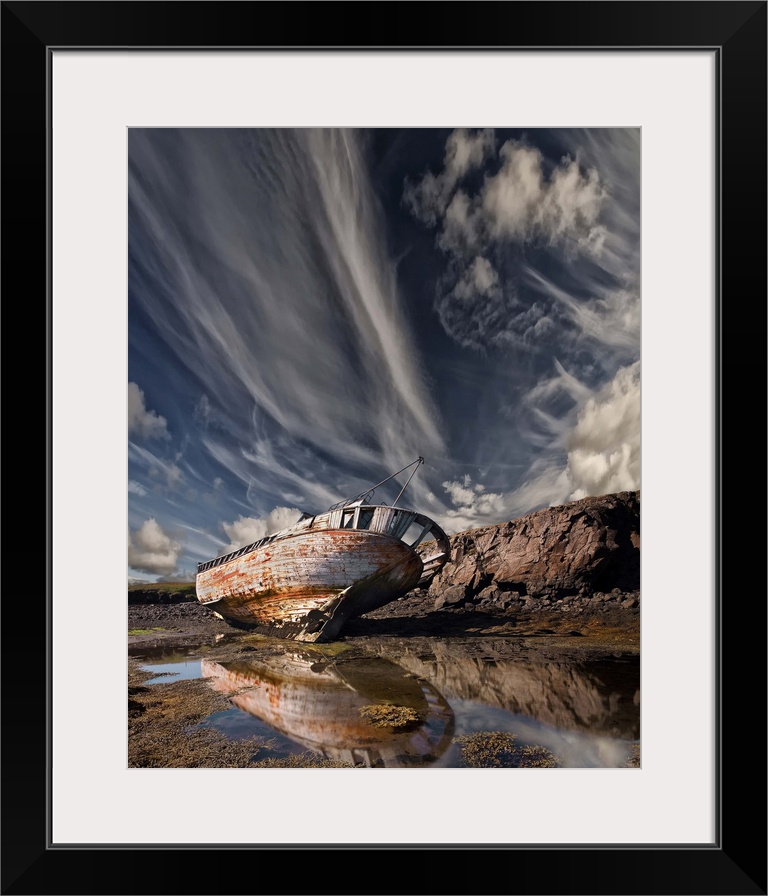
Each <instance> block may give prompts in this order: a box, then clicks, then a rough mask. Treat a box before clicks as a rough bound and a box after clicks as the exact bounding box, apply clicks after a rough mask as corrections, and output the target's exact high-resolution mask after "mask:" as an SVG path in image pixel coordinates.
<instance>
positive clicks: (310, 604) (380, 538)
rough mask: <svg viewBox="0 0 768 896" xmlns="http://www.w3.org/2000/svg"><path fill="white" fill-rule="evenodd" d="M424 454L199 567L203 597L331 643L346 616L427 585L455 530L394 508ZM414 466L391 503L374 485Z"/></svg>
mask: <svg viewBox="0 0 768 896" xmlns="http://www.w3.org/2000/svg"><path fill="white" fill-rule="evenodd" d="M423 462H424V459H423V458H421V457H420V458H418V459H417V460H415V461H414V462H413V463H412V464H408V466H406V467H403V469H402V470H398V472H397V473H393V474H392V475H391V476H388V477H387V478H386V479H384V480H382V481H381V482H379V483H377V484H376V485H375V486H372V487H371V488H369V489H368V490H367V491H366V492H364V493H363V494H360V495H357V497H355V498H350V499H349V500H347V501H342V502H340V503H339V504H335V505H334V506H333V507H330V508H329V509H328V510H326V511H325V512H324V513H320V514H316V515H314V516H312V515H310V514H302V516H301V518H300V519H299V520H298V521H297V522H296V523H294V524H293V525H292V526H289V527H288V528H286V529H282V530H280V531H279V532H275V533H273V534H272V535H269V536H267V537H265V538H262V539H260V540H259V541H256V542H254V543H253V544H249V545H245V546H244V547H241V548H239V549H238V550H236V551H232V552H230V553H228V554H225V555H223V556H221V557H216V558H214V559H213V560H208V561H207V562H205V563H199V564H198V567H197V579H196V588H197V598H198V600H199V601H200V603H201V604H203V605H204V606H206V607H210V608H211V609H212V610H214V611H215V612H216V613H218V614H219V615H220V616H222V617H223V618H224V619H226V620H227V621H228V622H230V623H232V624H233V625H237V626H244V627H250V628H255V629H258V630H261V631H265V632H268V633H270V634H274V635H277V636H279V637H284V638H291V639H294V640H297V641H318V642H319V641H331V640H333V639H334V638H336V637H337V636H338V635H339V632H340V631H341V629H342V628H343V626H344V624H345V622H347V620H349V619H352V618H354V617H357V616H362V615H363V614H365V613H370V612H371V611H372V610H376V609H378V608H379V607H382V606H384V605H385V604H387V603H390V602H391V601H393V600H396V599H397V598H398V597H401V596H402V595H404V594H406V593H407V592H409V591H411V590H412V589H413V588H416V587H423V586H425V585H427V584H428V583H429V582H430V580H431V579H432V578H433V576H434V575H435V574H436V573H437V572H438V571H439V570H440V569H441V568H442V567H443V565H444V564H445V562H446V561H447V560H448V557H449V556H450V543H449V540H448V536H447V535H446V534H445V532H443V530H442V529H441V528H440V526H438V525H437V523H435V522H434V520H431V519H430V518H429V517H427V516H425V515H424V514H422V513H417V512H416V511H414V510H408V509H406V508H403V507H398V506H396V505H397V503H398V501H399V500H400V498H401V497H402V495H403V492H404V491H405V489H406V487H407V486H408V484H409V483H410V481H411V479H412V478H413V475H414V473H415V472H416V469H418V467H419V465H421V464H422V463H423ZM409 467H414V469H413V471H412V472H411V475H410V477H409V478H408V481H407V482H406V483H405V485H404V486H403V488H402V489H401V490H400V493H399V494H398V496H397V498H396V499H395V501H394V502H393V503H392V504H373V503H371V497H372V495H373V492H374V491H375V490H376V489H377V488H378V487H379V486H380V485H383V484H384V483H385V482H389V481H390V480H391V479H394V477H395V476H397V475H398V474H399V473H402V472H403V471H404V470H407V469H409Z"/></svg>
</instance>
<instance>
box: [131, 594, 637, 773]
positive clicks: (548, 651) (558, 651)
mask: <svg viewBox="0 0 768 896" xmlns="http://www.w3.org/2000/svg"><path fill="white" fill-rule="evenodd" d="M128 631H129V635H128V647H129V657H128V759H129V767H134V768H169V767H179V768H197V767H200V768H203V767H208V768H245V767H254V768H258V767H294V768H297V767H298V768H323V767H326V768H334V767H335V768H339V767H369V766H370V765H373V766H374V767H376V765H382V764H385V765H386V764H387V755H389V756H390V759H391V757H392V755H394V753H393V751H395V752H396V750H399V751H400V752H399V753H398V759H399V760H402V762H401V764H403V763H405V762H407V761H411V762H417V761H421V759H422V758H423V757H422V756H420V755H419V756H416V757H414V756H413V755H410V758H409V751H410V754H413V753H414V752H418V750H415V748H414V746H413V744H414V743H415V742H416V740H419V739H421V740H422V741H423V740H424V732H423V731H420V730H419V726H422V727H424V725H427V721H428V720H427V719H426V715H427V713H428V712H429V713H431V715H432V718H431V720H429V724H428V725H427V727H426V728H424V731H426V730H429V732H431V733H430V737H432V738H433V741H435V742H434V743H432V744H431V746H429V747H423V748H422V747H421V746H420V747H419V750H422V752H424V753H425V754H426V756H427V759H429V758H431V757H430V756H429V751H430V750H433V752H440V751H444V750H446V749H448V748H449V749H451V750H452V751H453V754H454V755H458V756H459V759H458V765H459V767H485V768H493V767H497V768H499V767H500V768H510V767H535V768H552V767H558V766H559V765H560V764H561V757H559V756H558V755H557V752H556V751H555V750H552V749H549V748H548V747H547V746H545V745H543V744H531V743H520V742H518V741H517V739H516V738H515V736H514V735H513V734H511V733H510V732H508V731H499V730H492V729H490V728H489V730H486V731H473V732H471V733H461V732H457V731H454V730H453V729H452V728H451V727H450V726H449V725H448V723H446V722H445V719H444V718H443V716H441V712H443V715H444V714H445V713H444V708H443V709H441V707H440V706H439V705H438V704H439V699H440V697H439V692H440V690H441V689H449V690H450V692H451V693H452V694H454V695H459V696H460V697H465V698H466V699H470V697H471V696H472V695H473V694H475V693H476V692H477V688H482V687H485V688H486V689H487V692H488V693H489V694H491V695H492V696H491V697H490V698H489V699H491V700H492V699H496V696H494V695H498V694H499V693H501V692H503V691H504V690H505V687H507V686H508V691H509V694H507V695H506V696H505V697H503V699H504V700H506V701H507V703H506V704H504V706H505V708H508V707H509V705H513V706H514V707H515V708H516V709H517V710H518V711H520V712H526V711H527V706H526V703H525V699H526V696H525V695H526V693H528V692H529V691H532V690H535V689H536V688H537V687H539V685H540V683H539V682H538V681H533V679H531V676H532V675H534V674H535V675H539V674H540V670H541V669H546V670H547V674H548V675H550V676H552V678H551V681H549V682H548V684H547V687H551V688H552V689H553V690H554V691H555V692H556V691H557V688H558V687H560V686H561V683H560V681H559V678H558V676H560V677H562V678H563V681H564V682H565V683H564V684H563V685H562V686H563V687H566V686H570V683H569V682H568V681H566V679H567V678H568V676H571V677H572V676H573V668H574V664H576V668H577V669H582V668H583V669H585V670H587V671H586V672H584V673H583V674H584V675H585V676H586V679H585V680H587V679H589V676H590V675H593V670H597V673H596V674H597V675H598V677H599V676H600V675H602V674H603V673H604V671H605V669H609V668H610V674H612V675H614V674H616V673H619V674H624V675H631V674H633V672H632V669H633V668H634V667H631V665H630V666H622V662H625V663H630V664H631V662H632V659H633V658H635V659H636V658H637V657H638V656H639V649H640V626H639V613H638V612H637V611H632V610H624V609H621V608H616V609H614V610H611V611H610V612H607V613H606V612H601V613H599V614H598V613H595V614H591V613H589V612H585V613H582V614H578V615H575V614H564V613H561V612H557V611H552V612H549V613H545V612H540V611H539V612H532V613H517V614H515V613H509V612H506V613H503V612H495V613H493V612H478V611H477V610H475V609H462V610H457V609H444V610H440V611H435V610H433V609H432V608H431V607H429V606H425V605H424V602H423V601H416V600H413V601H411V600H409V598H408V597H406V598H404V599H402V600H400V601H397V602H395V603H394V604H392V605H389V606H387V607H384V608H382V609H381V610H378V611H376V612H375V613H373V614H369V616H367V617H364V618H361V619H358V620H354V621H352V622H351V623H350V624H349V625H348V627H347V629H346V630H345V632H344V635H343V638H341V639H340V640H339V641H338V642H334V643H331V644H325V645H303V644H302V645H294V644H292V643H291V642H286V641H284V640H282V639H274V638H269V637H268V636H264V635H257V634H253V633H249V632H248V631H245V630H242V629H234V628H233V627H232V626H230V625H229V624H228V623H226V622H225V621H224V620H221V619H219V618H218V617H216V616H215V615H214V614H213V613H212V612H211V611H210V610H207V609H206V608H205V607H203V606H201V605H200V604H199V603H197V602H196V601H182V602H177V603H168V604H151V603H146V604H132V605H129V608H128ZM175 650H180V651H184V650H186V651H187V652H190V651H191V652H193V653H194V655H195V657H197V658H198V659H199V661H200V662H201V663H202V664H203V666H204V669H205V671H206V674H205V676H199V677H194V678H191V679H187V680H176V679H175V678H174V677H173V675H171V674H169V673H164V672H162V671H161V670H162V666H154V667H153V671H149V670H148V669H147V668H146V666H147V665H148V659H147V658H148V657H151V656H152V655H153V654H154V655H159V654H165V655H170V654H172V653H173V651H175ZM286 657H287V658H286ZM371 657H374V658H375V660H374V661H372V660H371ZM291 663H293V664H294V666H295V667H296V668H294V669H293V670H289V671H291V674H293V675H294V678H293V679H291V680H290V682H289V683H288V684H286V680H284V679H280V676H279V675H278V676H277V677H275V675H274V674H273V673H274V671H275V669H284V668H287V665H290V664H291ZM296 664H299V665H298V666H297V665H296ZM377 664H378V666H377ZM510 664H514V666H512V665H510ZM150 665H151V663H150ZM297 668H298V670H299V671H298V673H296V669H297ZM511 668H514V669H515V676H516V677H515V676H513V678H512V679H510V680H509V681H508V677H509V676H507V673H506V671H505V670H507V669H511ZM254 669H256V670H257V671H258V674H259V675H260V676H261V680H260V682H259V685H258V686H255V687H254V686H253V681H252V680H251V679H248V678H247V675H249V674H250V675H253V674H256V673H254V671H253V670H254ZM265 669H271V670H272V673H269V674H272V678H270V677H269V674H266V673H265V672H264V670H265ZM211 670H213V671H211ZM259 670H260V671H259ZM306 670H310V672H311V675H310V674H309V672H306ZM622 670H623V671H622ZM331 673H333V675H335V676H340V677H341V679H342V680H345V685H348V683H349V682H352V683H353V684H354V683H355V682H356V681H358V682H360V681H361V682H362V683H363V684H362V687H361V689H360V693H364V694H365V695H366V697H365V699H363V698H362V697H360V699H359V700H358V702H357V703H356V704H354V705H351V704H350V705H348V706H346V708H345V707H342V709H341V710H339V707H338V706H335V707H333V708H332V709H330V708H329V709H328V714H327V717H326V718H325V719H324V720H323V719H322V718H320V719H318V720H316V724H317V725H318V726H321V725H322V724H325V725H326V728H327V726H328V725H329V724H332V725H336V727H337V728H338V727H339V726H340V725H346V726H347V729H348V730H347V731H346V732H345V736H347V739H349V738H350V737H352V734H354V738H352V739H356V742H357V743H360V744H373V743H375V745H376V751H373V748H370V749H369V750H368V753H367V757H366V759H365V761H363V760H361V756H362V753H361V752H360V751H357V752H355V751H354V750H351V751H350V750H348V749H341V748H338V749H323V750H320V749H318V743H319V741H318V740H317V738H320V739H321V740H322V738H321V737H320V735H319V734H316V733H313V732H312V731H303V730H302V731H300V732H299V734H300V735H302V736H298V737H296V738H294V741H293V745H292V747H290V748H289V749H287V748H286V747H285V744H284V743H283V744H282V745H280V744H277V743H276V740H275V737H273V736H272V732H270V731H269V730H268V729H266V730H263V731H261V733H260V734H258V735H254V736H248V737H238V738H232V737H229V736H227V735H226V734H225V733H223V732H222V731H220V730H216V729H215V728H213V727H210V726H208V725H207V724H206V720H207V719H210V718H211V717H212V716H215V715H217V714H219V715H220V714H224V713H226V712H227V711H232V707H233V704H234V705H240V706H241V708H244V709H246V710H248V711H250V708H251V707H250V706H249V705H248V702H247V701H249V700H250V701H251V702H253V701H254V700H256V701H258V699H259V695H263V694H265V693H266V692H267V691H269V690H270V688H272V689H273V691H272V701H273V702H274V699H275V695H276V694H279V695H282V696H281V699H282V698H283V697H284V696H285V695H286V694H287V695H288V698H286V699H290V695H291V693H292V690H291V689H294V690H295V689H296V688H297V687H303V686H304V683H305V682H306V681H307V680H308V678H312V677H313V676H314V677H315V678H317V679H318V680H322V679H323V676H326V677H328V676H330V675H331ZM212 674H213V675H214V676H218V677H219V680H218V681H217V680H216V679H215V678H214V679H212V678H211V675H212ZM265 674H266V677H265ZM296 674H298V677H295V676H296ZM579 674H581V673H579ZM243 675H246V677H245V678H244V677H243ZM393 675H395V677H398V676H399V678H398V681H396V682H395V685H396V687H395V689H394V690H393V687H392V676H393ZM238 676H240V677H238ZM302 676H304V677H302ZM355 676H357V678H355ZM494 676H495V677H494ZM521 676H522V677H521ZM409 679H410V681H409ZM529 679H530V680H529ZM327 680H328V685H327V686H328V688H330V690H331V691H333V688H334V687H335V686H336V684H335V680H331V678H328V679H327ZM212 681H213V683H214V685H215V686H212V684H211V682H212ZM413 681H416V682H421V683H422V687H421V691H418V689H416V690H414V689H413V687H412V684H413ZM429 682H431V683H432V684H436V685H437V690H435V691H434V694H437V696H434V694H432V693H431V692H430V687H431V685H430V684H428V683H429ZM307 686H309V685H307ZM579 687H581V688H582V689H583V690H585V694H586V696H585V700H586V699H587V698H588V699H589V700H591V701H592V703H591V704H590V705H588V706H586V705H585V708H584V711H583V716H584V717H586V716H587V715H589V716H590V718H591V719H592V722H594V705H593V704H594V701H595V699H596V697H595V694H594V693H591V692H590V688H592V685H591V684H590V682H589V681H588V680H587V684H586V685H584V684H583V683H582V682H579ZM621 687H622V688H623V691H622V693H626V694H627V695H629V696H627V697H626V699H625V703H626V704H627V706H626V708H625V710H624V715H623V716H621V714H620V716H621V717H620V718H616V717H612V718H611V719H610V720H609V722H610V724H608V722H606V725H608V727H606V733H607V734H608V735H611V736H616V735H617V733H618V734H620V735H621V736H622V737H625V738H632V737H637V736H638V734H639V732H638V731H636V730H635V723H634V717H635V715H637V716H638V718H639V714H638V713H637V712H636V710H637V707H636V706H634V707H633V706H632V705H631V699H630V697H631V693H632V687H633V686H632V685H631V683H630V684H625V685H622V686H621ZM409 688H410V690H409ZM265 689H266V690H265ZM275 689H277V690H276V691H275ZM347 689H348V688H347ZM592 690H594V688H592ZM465 692H466V693H465ZM345 693H346V691H345ZM425 695H426V700H427V703H425V702H424V700H425ZM499 699H502V698H499ZM612 699H613V698H612ZM636 699H637V697H636ZM243 701H246V702H245V703H244V702H243ZM419 701H421V702H419ZM561 703H562V705H560V704H558V701H557V700H555V701H554V704H555V705H554V709H553V710H552V711H553V713H554V715H553V717H552V719H546V720H545V721H547V722H551V723H552V724H563V723H565V724H566V725H572V724H576V725H577V726H578V725H579V724H580V723H581V720H580V718H579V717H578V713H579V708H578V706H576V707H575V708H574V707H573V706H572V705H571V704H572V703H573V700H572V698H571V696H570V695H567V696H564V697H563V700H562V701H561ZM427 704H429V706H427ZM256 710H257V711H258V706H257V707H256ZM574 712H575V713H576V717H575V718H570V717H569V718H566V719H565V721H563V714H564V713H565V714H566V715H567V714H568V713H571V714H573V713H574ZM345 713H346V715H345ZM558 713H559V714H560V715H558ZM436 718H437V720H438V722H439V723H440V724H443V723H445V724H444V725H443V728H442V729H441V730H440V732H439V740H440V745H439V747H437V748H436V747H435V744H436V743H437V740H436V739H437V738H438V735H437V734H435V731H434V729H435V725H436V723H435V719H436ZM429 725H431V726H432V727H431V728H429ZM350 726H351V727H350ZM610 726H613V728H612V729H611V730H608V729H609V727H610ZM617 726H618V727H617ZM622 726H623V727H622ZM437 727H439V725H438V726H437ZM353 728H354V731H352V729H353ZM323 737H324V738H325V740H324V741H323V743H325V744H327V743H328V742H329V739H330V740H332V739H333V738H332V736H331V735H328V734H327V731H326V732H325V733H324V734H323ZM313 738H315V739H314V740H313ZM446 744H448V745H449V746H448V747H446ZM387 750H389V751H390V753H389V754H387V753H386V751H387ZM371 755H373V756H374V757H378V758H375V759H374V761H373V762H371V759H370V757H371ZM382 757H384V759H382ZM639 758H640V757H639V745H633V746H632V748H631V750H630V751H629V753H628V755H627V756H626V763H625V767H637V766H638V765H639Z"/></svg>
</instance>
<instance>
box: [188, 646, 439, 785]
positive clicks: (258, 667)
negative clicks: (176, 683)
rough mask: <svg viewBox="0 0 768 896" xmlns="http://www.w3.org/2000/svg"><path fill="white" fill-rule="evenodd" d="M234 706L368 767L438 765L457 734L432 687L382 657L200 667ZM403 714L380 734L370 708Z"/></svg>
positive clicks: (285, 658) (311, 657) (284, 657)
mask: <svg viewBox="0 0 768 896" xmlns="http://www.w3.org/2000/svg"><path fill="white" fill-rule="evenodd" d="M202 674H203V677H204V678H208V679H210V684H211V685H212V686H213V687H215V688H216V689H217V690H218V691H220V692H222V693H225V694H229V695H230V700H231V702H232V703H233V704H234V705H235V706H237V707H239V708H240V709H242V710H244V711H245V712H247V713H250V714H251V715H253V716H256V717H257V718H259V719H261V720H262V721H264V722H266V723H267V724H268V725H270V726H271V727H272V728H274V729H275V730H276V731H279V732H280V733H281V734H284V735H286V736H287V737H289V738H291V739H292V740H295V741H296V742H298V743H300V744H302V745H303V746H305V747H307V748H308V749H310V750H313V751H314V752H316V753H319V754H321V755H323V756H324V757H326V758H328V759H335V760H338V761H342V762H347V763H350V764H353V765H360V764H362V765H366V766H369V767H385V768H403V767H414V768H417V767H419V766H421V767H424V766H426V765H432V764H434V763H435V762H437V761H438V760H439V757H440V756H441V755H442V754H443V753H444V752H445V751H446V750H447V748H448V746H449V745H450V743H451V739H452V737H453V733H454V717H453V711H452V710H451V708H450V706H449V705H448V703H447V701H446V700H445V698H444V697H443V696H442V695H441V694H440V693H439V692H438V691H437V690H436V689H435V688H434V687H433V686H432V685H430V684H429V683H427V682H424V681H421V680H419V679H418V678H415V677H413V676H411V675H409V674H408V673H407V672H406V671H405V670H404V669H403V668H402V667H401V666H398V665H397V664H396V663H394V662H392V661H390V660H387V659H384V658H383V657H376V656H368V655H364V656H360V655H357V656H351V657H343V658H338V659H336V660H335V661H334V660H328V659H326V658H325V657H323V656H322V655H321V654H316V653H314V652H312V653H310V652H309V651H302V652H292V653H285V654H280V655H278V656H275V655H270V656H264V657H258V658H254V659H251V658H249V659H248V660H238V661H236V662H225V663H217V662H213V661H212V660H205V659H204V660H203V661H202ZM372 707H373V708H375V709H380V710H383V711H384V713H385V714H386V713H387V712H388V710H389V708H395V709H398V710H405V712H404V713H402V717H403V718H404V719H405V720H406V721H405V722H404V723H400V724H399V725H395V726H394V727H393V726H384V727H381V726H379V725H377V724H376V712H375V710H374V712H371V711H370V710H371V708H372Z"/></svg>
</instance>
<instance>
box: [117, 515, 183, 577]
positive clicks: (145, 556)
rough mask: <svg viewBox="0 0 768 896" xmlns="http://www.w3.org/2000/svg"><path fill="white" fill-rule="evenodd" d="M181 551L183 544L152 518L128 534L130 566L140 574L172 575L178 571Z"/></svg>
mask: <svg viewBox="0 0 768 896" xmlns="http://www.w3.org/2000/svg"><path fill="white" fill-rule="evenodd" d="M181 549H182V545H181V542H179V541H176V540H175V539H174V538H173V537H172V536H171V535H169V534H168V533H167V532H164V531H163V529H162V528H161V526H160V524H159V523H158V522H157V520H156V519H155V518H154V517H151V518H150V519H148V520H145V521H144V522H143V523H142V525H141V526H140V527H139V528H138V529H135V530H132V531H131V532H129V534H128V565H129V566H130V567H131V568H132V569H135V570H138V571H139V572H146V573H150V574H153V575H170V574H171V573H174V572H175V571H176V565H177V563H178V559H179V554H180V553H181Z"/></svg>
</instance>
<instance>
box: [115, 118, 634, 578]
mask: <svg viewBox="0 0 768 896" xmlns="http://www.w3.org/2000/svg"><path fill="white" fill-rule="evenodd" d="M129 169H130V170H129V247H128V248H129V309H128V314H129V317H128V339H129V370H128V379H129V382H128V390H129V392H128V408H129V421H128V436H129V451H128V492H129V546H128V555H129V556H128V559H129V569H128V575H129V578H131V579H145V580H155V579H161V580H162V579H168V578H173V577H179V578H187V579H191V578H192V577H193V575H194V572H195V568H196V564H197V562H198V561H201V560H206V559H209V558H211V557H213V556H216V555H217V554H220V553H221V552H222V551H223V550H225V549H226V548H228V547H229V546H230V545H231V546H234V545H241V544H245V543H247V542H248V541H253V540H255V539H256V538H258V537H260V536H261V535H263V534H266V533H268V532H270V531H274V530H275V529H278V528H282V527H283V526H285V525H288V524H290V523H291V522H293V521H294V520H295V519H296V518H297V517H298V515H299V512H300V511H308V512H320V511H322V510H325V509H326V508H327V507H328V506H329V505H330V504H332V503H335V502H336V501H338V500H341V499H343V498H346V497H350V496H352V495H355V494H357V493H358V492H360V491H362V490H364V489H365V488H366V487H367V486H368V485H370V484H373V483H375V482H377V481H379V480H380V479H383V478H384V477H385V476H387V475H388V474H389V473H392V472H394V471H395V470H398V469H399V468H401V467H403V466H405V465H406V464H408V463H409V462H411V461H412V460H414V459H415V458H416V457H417V456H419V455H423V456H424V457H425V460H426V463H425V465H424V466H423V467H422V468H421V469H420V470H419V472H418V473H417V474H416V477H415V478H414V480H413V482H412V483H411V486H410V487H409V489H408V491H407V492H406V499H407V500H404V501H403V503H404V504H405V505H406V506H412V507H414V508H416V509H418V510H421V511H422V512H424V513H427V514H428V515H430V516H432V517H433V518H435V519H436V520H437V521H438V522H439V523H440V524H441V525H442V526H443V527H444V528H445V529H446V531H448V532H457V531H461V530H463V529H467V528H471V527H474V526H478V525H483V524H485V523H493V522H500V521H502V520H507V519H512V518H514V517H516V516H520V515H522V514H524V513H527V512H529V511H531V510H535V509H538V508H540V507H544V506H547V505H550V504H559V503H563V502H566V501H568V500H572V499H574V498H578V497H582V496H584V495H599V494H605V493H609V492H614V491H620V490H624V489H634V488H639V486H640V370H639V359H640V132H639V129H595V130H536V129H534V130H503V131H502V130H493V129H488V130H484V131H477V130H466V131H465V130H463V129H457V130H453V131H452V130H449V129H445V130H440V129H383V130H360V131H348V132H346V131H341V130H328V131H322V130H316V129H297V130H269V129H263V130H259V129H255V130H243V129H235V130H221V129H203V128H190V129H182V130H175V129H131V130H130V131H129ZM403 481H404V477H401V478H400V482H401V483H402V482H403ZM393 488H394V490H393V491H391V492H390V491H387V489H382V490H381V492H380V493H377V496H376V497H377V498H382V499H384V500H390V499H392V498H393V497H394V496H395V494H396V493H397V490H399V486H393Z"/></svg>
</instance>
